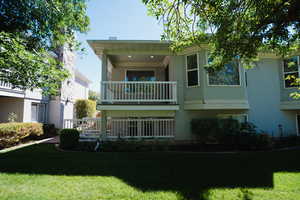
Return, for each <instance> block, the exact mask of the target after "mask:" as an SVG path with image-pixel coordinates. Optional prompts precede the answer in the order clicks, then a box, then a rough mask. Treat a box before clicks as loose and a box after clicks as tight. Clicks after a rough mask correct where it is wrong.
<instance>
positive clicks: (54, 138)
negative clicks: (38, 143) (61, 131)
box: [43, 136, 59, 144]
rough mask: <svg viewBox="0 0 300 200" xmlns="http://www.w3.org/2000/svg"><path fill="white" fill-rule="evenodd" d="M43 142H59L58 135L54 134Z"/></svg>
mask: <svg viewBox="0 0 300 200" xmlns="http://www.w3.org/2000/svg"><path fill="white" fill-rule="evenodd" d="M43 143H44V144H59V136H55V137H52V138H48V139H47V140H46V141H44V142H43Z"/></svg>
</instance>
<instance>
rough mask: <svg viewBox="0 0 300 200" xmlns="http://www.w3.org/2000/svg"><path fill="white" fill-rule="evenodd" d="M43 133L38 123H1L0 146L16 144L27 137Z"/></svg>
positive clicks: (41, 126)
mask: <svg viewBox="0 0 300 200" xmlns="http://www.w3.org/2000/svg"><path fill="white" fill-rule="evenodd" d="M43 134H44V131H43V125H42V124H40V123H1V124H0V148H5V147H10V146H13V145H15V144H18V143H19V142H21V141H22V140H24V139H25V138H28V137H37V136H41V135H43Z"/></svg>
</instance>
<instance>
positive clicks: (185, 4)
mask: <svg viewBox="0 0 300 200" xmlns="http://www.w3.org/2000/svg"><path fill="white" fill-rule="evenodd" d="M143 2H144V3H145V4H146V5H147V7H148V10H149V13H150V14H151V15H153V16H155V17H156V18H157V19H158V20H160V21H161V22H162V24H163V26H164V33H163V35H162V38H163V39H165V40H171V41H172V42H173V43H172V49H173V50H174V51H179V50H181V49H182V48H184V47H187V46H191V45H195V44H196V45H197V44H203V43H208V44H209V48H210V56H211V57H212V58H213V62H211V64H210V66H211V67H215V68H219V67H222V66H223V65H224V64H225V63H228V62H229V61H230V60H232V58H234V57H236V58H239V59H240V60H241V61H242V62H243V64H244V65H245V66H252V63H253V61H255V60H256V59H257V56H258V52H259V51H263V50H268V51H270V50H272V51H273V52H274V53H276V54H278V55H281V56H283V57H284V56H288V55H289V54H290V53H291V52H292V51H295V50H298V48H299V39H300V1H299V0H263V1H257V0H143Z"/></svg>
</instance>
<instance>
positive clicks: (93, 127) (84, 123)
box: [64, 118, 103, 138]
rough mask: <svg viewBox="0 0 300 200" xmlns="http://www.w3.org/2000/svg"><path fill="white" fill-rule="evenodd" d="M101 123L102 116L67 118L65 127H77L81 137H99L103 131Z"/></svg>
mask: <svg viewBox="0 0 300 200" xmlns="http://www.w3.org/2000/svg"><path fill="white" fill-rule="evenodd" d="M101 123H102V120H101V118H84V119H65V120H64V128H74V129H77V130H78V131H79V132H80V137H81V138H97V137H99V136H100V133H101V131H103V130H102V128H101Z"/></svg>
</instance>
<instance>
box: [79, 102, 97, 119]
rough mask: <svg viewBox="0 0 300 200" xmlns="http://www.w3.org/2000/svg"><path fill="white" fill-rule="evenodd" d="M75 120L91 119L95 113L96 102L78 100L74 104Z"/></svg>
mask: <svg viewBox="0 0 300 200" xmlns="http://www.w3.org/2000/svg"><path fill="white" fill-rule="evenodd" d="M75 110H76V117H77V119H81V118H84V117H93V116H94V114H95V112H96V101H93V100H86V99H79V100H76V102H75Z"/></svg>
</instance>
